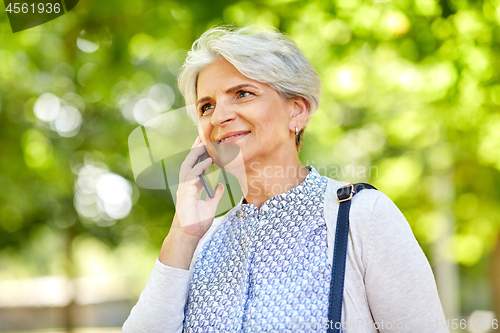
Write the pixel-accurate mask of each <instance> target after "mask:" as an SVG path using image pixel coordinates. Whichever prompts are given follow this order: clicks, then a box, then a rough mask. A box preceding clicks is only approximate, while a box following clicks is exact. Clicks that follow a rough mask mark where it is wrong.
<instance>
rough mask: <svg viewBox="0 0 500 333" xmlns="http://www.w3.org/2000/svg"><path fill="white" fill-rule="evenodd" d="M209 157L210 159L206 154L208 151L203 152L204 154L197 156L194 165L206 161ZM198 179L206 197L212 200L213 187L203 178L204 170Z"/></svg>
mask: <svg viewBox="0 0 500 333" xmlns="http://www.w3.org/2000/svg"><path fill="white" fill-rule="evenodd" d="M209 157H210V155H209V154H208V151H206V150H205V152H204V153H203V154H201V155H200V156H198V159H197V160H196V163H195V165H196V164H198V163H200V162H202V161H204V160H206V159H207V158H209ZM198 177H200V180H201V183H202V184H203V187H204V188H205V191H207V195H208V196H209V197H210V198H213V197H214V193H215V190H214V187H213V185H212V184H211V183H210V181H209V180H208V179H207V178H206V177H205V170H203V172H202V173H201V174H200V175H199V176H198Z"/></svg>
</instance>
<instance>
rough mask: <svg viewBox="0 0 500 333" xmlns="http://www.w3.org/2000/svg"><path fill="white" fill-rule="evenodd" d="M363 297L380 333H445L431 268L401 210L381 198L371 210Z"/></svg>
mask: <svg viewBox="0 0 500 333" xmlns="http://www.w3.org/2000/svg"><path fill="white" fill-rule="evenodd" d="M370 229H371V233H370V244H369V247H368V253H367V263H366V271H365V284H366V294H367V298H368V302H369V306H370V310H371V313H372V316H373V320H374V322H375V325H377V326H378V327H375V328H377V329H378V330H379V331H380V332H390V331H397V332H449V330H448V328H447V327H445V325H446V321H445V316H444V313H443V309H442V306H441V302H440V300H439V295H438V292H437V288H436V283H435V280H434V275H433V273H432V270H431V267H430V265H429V262H428V261H427V258H426V257H425V255H424V253H423V251H422V249H421V248H420V246H419V244H418V243H417V241H416V239H415V237H414V236H413V233H412V230H411V228H410V226H409V224H408V222H407V221H406V219H405V217H404V216H403V214H402V213H401V211H400V210H399V209H398V208H397V207H396V205H395V204H394V203H393V202H392V201H391V199H389V198H388V197H387V196H386V195H385V194H383V193H381V195H379V196H378V198H377V200H376V201H375V204H374V206H373V214H372V221H371V225H370Z"/></svg>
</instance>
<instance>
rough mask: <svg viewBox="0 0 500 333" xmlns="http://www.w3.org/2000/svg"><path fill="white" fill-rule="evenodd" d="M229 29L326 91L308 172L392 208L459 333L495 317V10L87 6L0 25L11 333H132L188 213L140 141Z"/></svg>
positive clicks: (424, 4) (109, 1)
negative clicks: (284, 41)
mask: <svg viewBox="0 0 500 333" xmlns="http://www.w3.org/2000/svg"><path fill="white" fill-rule="evenodd" d="M218 24H234V25H236V26H244V25H248V24H266V25H272V26H275V27H277V28H279V29H280V30H282V31H283V32H285V33H287V34H288V35H290V36H291V37H292V38H293V39H294V40H295V41H296V43H297V44H298V45H299V47H300V48H301V49H302V50H303V51H304V53H305V54H306V55H307V56H308V58H309V59H310V60H311V62H312V63H313V65H314V66H315V68H316V70H317V71H318V73H319V75H320V77H321V80H322V83H323V94H322V103H321V107H320V109H319V111H318V112H317V114H316V115H315V116H314V117H313V118H312V121H311V123H310V125H309V127H308V128H307V130H306V134H305V143H304V148H303V150H302V151H301V153H300V157H301V160H302V162H303V163H304V164H311V165H313V166H315V167H316V168H317V170H318V171H319V172H320V173H321V174H323V175H326V176H329V177H331V178H335V179H338V180H346V181H352V182H358V181H366V182H370V183H372V184H374V185H375V186H376V187H377V188H378V189H380V190H382V191H383V192H385V193H386V194H387V195H389V197H391V198H392V199H393V200H394V201H395V203H396V204H397V205H398V207H399V208H400V209H401V211H402V212H403V214H404V215H405V216H406V218H407V220H408V222H409V224H410V225H411V227H412V229H413V232H414V234H415V236H416V238H417V240H418V241H419V243H420V245H421V246H422V248H423V250H424V252H425V254H426V255H427V257H428V259H429V261H430V263H431V265H432V268H433V271H434V274H435V276H436V280H437V284H438V289H439V292H440V296H441V299H442V303H443V307H444V309H445V312H446V316H447V318H448V319H450V324H451V320H452V319H466V320H468V319H469V318H470V316H471V315H474V316H473V319H477V318H482V319H481V320H483V326H484V327H486V324H491V323H492V321H493V318H499V317H500V237H499V235H500V234H499V227H500V205H499V196H500V174H499V170H500V112H499V111H500V81H499V77H500V60H499V59H500V57H499V56H500V1H499V0H477V1H467V0H393V1H390V0H375V1H373V2H372V1H366V0H333V1H332V0H329V1H324V0H321V1H319V0H318V1H306V0H302V1H293V0H257V1H241V2H235V1H222V0H215V1H214V0H211V1H189V2H185V1H156V0H135V1H123V0H120V1H119V0H106V1H99V0H81V1H80V2H79V4H78V5H77V6H76V7H75V8H74V9H73V10H71V11H70V12H68V13H67V14H65V15H63V16H61V17H59V18H57V19H55V20H53V21H50V22H48V23H45V24H43V25H40V26H37V27H35V28H32V29H29V30H25V31H22V32H18V33H15V34H14V33H12V30H11V28H10V26H9V21H8V18H7V14H6V12H5V11H3V8H2V11H1V13H0V156H1V158H0V331H1V332H18V331H30V332H35V331H37V332H38V331H43V332H52V331H53V332H66V331H72V330H75V329H78V330H79V331H82V332H83V331H85V332H118V331H120V327H121V325H122V323H123V321H124V320H125V319H126V318H127V316H128V313H129V311H130V309H131V307H132V306H133V305H134V304H135V302H136V301H137V299H138V297H139V294H140V292H141V291H142V289H143V288H144V285H145V283H146V281H147V279H148V277H149V274H150V272H151V269H152V267H153V264H154V262H155V259H156V258H157V255H158V253H159V250H160V247H161V243H162V241H163V239H164V237H165V236H166V235H167V233H168V230H169V226H170V223H171V220H172V217H173V214H174V205H173V202H172V198H171V197H170V195H169V193H168V191H166V190H147V189H142V188H139V187H138V186H137V185H136V184H135V179H134V174H133V173H132V170H131V165H130V159H129V148H128V136H129V135H130V133H131V132H132V131H133V130H134V129H136V128H137V126H139V125H140V124H143V123H144V121H146V120H147V119H151V118H152V117H154V116H158V115H160V114H162V113H165V112H168V111H170V110H173V109H177V108H180V107H182V106H184V101H183V98H182V96H181V95H180V94H179V91H178V89H177V86H176V75H177V74H178V71H179V67H180V65H181V64H182V62H183V60H184V58H185V56H186V53H187V50H188V49H189V48H190V47H191V44H192V43H193V41H194V40H195V39H196V38H197V37H198V36H199V35H200V34H201V33H203V32H204V31H205V30H206V29H208V28H210V27H212V26H214V25H218ZM193 140H194V138H193ZM494 311H496V313H497V315H496V316H495V315H494ZM468 325H469V326H470V323H469V324H468ZM469 326H467V327H468V328H467V329H462V330H461V331H470V332H486V331H488V329H486V328H484V329H483V328H482V329H479V330H474V329H472V330H471V329H470V328H469ZM84 328H85V330H81V329H84Z"/></svg>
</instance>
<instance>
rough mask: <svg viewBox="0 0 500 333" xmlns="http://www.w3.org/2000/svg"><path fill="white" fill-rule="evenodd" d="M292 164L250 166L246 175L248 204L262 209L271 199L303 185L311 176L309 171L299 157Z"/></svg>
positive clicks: (256, 164) (246, 199)
mask: <svg viewBox="0 0 500 333" xmlns="http://www.w3.org/2000/svg"><path fill="white" fill-rule="evenodd" d="M292 162H293V163H288V164H287V165H283V164H267V165H261V164H258V163H253V164H252V165H250V166H249V169H250V170H248V169H247V175H246V182H247V183H246V184H247V186H248V193H246V194H245V201H246V203H249V204H253V205H256V206H257V207H258V208H260V207H261V206H262V204H263V203H264V202H266V201H267V200H269V199H270V198H272V197H274V196H276V195H279V194H281V193H285V192H287V191H289V190H291V189H292V188H294V187H296V186H298V185H299V184H300V183H302V182H303V181H304V180H305V179H306V177H307V175H308V174H309V169H308V168H306V167H305V166H303V165H302V163H301V162H300V160H299V159H298V157H297V158H296V159H295V160H294V161H292ZM259 166H260V167H259ZM240 184H241V180H240Z"/></svg>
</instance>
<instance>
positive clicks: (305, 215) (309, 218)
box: [184, 166, 331, 333]
mask: <svg viewBox="0 0 500 333" xmlns="http://www.w3.org/2000/svg"><path fill="white" fill-rule="evenodd" d="M307 168H308V169H310V172H309V174H308V175H307V177H306V179H305V180H304V181H303V182H302V183H301V184H299V185H298V186H296V187H294V188H292V189H291V190H289V191H287V192H285V193H282V194H279V195H277V196H275V197H273V198H271V199H269V200H267V201H266V202H264V204H263V205H262V207H261V208H260V210H259V209H258V208H257V206H255V205H253V204H244V203H243V199H242V200H240V202H239V203H238V205H236V206H235V207H234V208H233V209H232V210H231V211H230V212H229V213H228V215H227V216H226V219H225V220H224V221H223V222H222V224H221V225H220V227H219V229H218V230H217V231H216V232H215V233H214V235H213V236H212V238H211V239H209V240H208V241H207V242H206V243H205V244H204V245H203V247H202V249H201V251H200V253H199V255H198V257H197V259H196V262H195V265H194V271H193V277H192V280H191V285H190V289H189V294H188V300H187V303H186V308H185V316H184V332H203V333H206V332H292V331H293V332H311V331H322V332H325V331H326V326H325V325H326V320H327V317H328V295H329V290H330V289H329V288H330V279H331V267H330V264H329V263H328V256H327V249H328V246H327V231H326V222H325V219H324V217H323V201H324V196H325V191H326V185H327V181H328V179H327V178H326V177H323V176H321V175H319V174H318V172H317V171H316V170H315V169H314V167H312V166H307Z"/></svg>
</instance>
